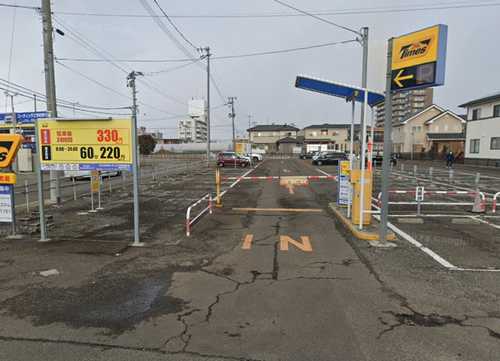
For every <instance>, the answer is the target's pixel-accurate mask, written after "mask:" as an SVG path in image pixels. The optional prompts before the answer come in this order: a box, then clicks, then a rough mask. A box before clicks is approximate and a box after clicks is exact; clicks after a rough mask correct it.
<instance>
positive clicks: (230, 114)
mask: <svg viewBox="0 0 500 361" xmlns="http://www.w3.org/2000/svg"><path fill="white" fill-rule="evenodd" d="M236 99H238V98H236V97H228V98H227V104H228V105H229V106H230V107H231V113H229V118H231V120H232V123H233V152H236V135H235V130H234V118H235V117H236V114H235V113H234V101H235V100H236Z"/></svg>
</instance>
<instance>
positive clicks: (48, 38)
mask: <svg viewBox="0 0 500 361" xmlns="http://www.w3.org/2000/svg"><path fill="white" fill-rule="evenodd" d="M42 22H43V60H44V72H45V94H46V96H47V111H48V112H49V117H51V118H57V103H56V81H55V72H54V46H53V43H52V32H53V28H52V10H51V8H50V0H42ZM50 184H51V186H50V200H51V201H52V202H53V203H56V204H59V203H60V202H61V192H60V188H59V172H58V171H53V170H51V171H50Z"/></svg>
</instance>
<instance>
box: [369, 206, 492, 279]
mask: <svg viewBox="0 0 500 361" xmlns="http://www.w3.org/2000/svg"><path fill="white" fill-rule="evenodd" d="M372 207H373V208H376V209H378V210H380V208H379V207H377V206H376V205H374V204H372ZM373 217H374V218H375V219H377V220H378V221H379V222H380V216H373ZM469 217H471V218H474V216H469ZM387 226H388V227H389V228H390V229H392V230H393V231H394V233H396V234H398V235H400V236H401V237H402V238H404V239H405V240H406V241H408V242H409V243H410V244H412V245H414V246H415V247H417V248H418V249H420V250H421V251H422V252H424V253H426V254H427V255H428V256H430V257H432V258H433V259H434V260H435V261H436V262H438V263H439V264H440V265H442V266H443V267H445V268H447V269H448V270H450V271H463V272H500V269H495V268H462V267H457V266H454V265H453V264H451V263H450V262H448V261H447V260H445V259H444V258H443V257H441V256H440V255H438V254H437V253H436V252H434V251H433V250H432V249H430V248H427V247H425V246H424V245H423V244H422V243H420V242H419V241H417V240H416V239H415V238H413V237H412V236H410V235H409V234H408V233H406V232H404V231H403V230H401V229H399V228H398V227H396V226H395V225H393V224H392V223H390V222H387Z"/></svg>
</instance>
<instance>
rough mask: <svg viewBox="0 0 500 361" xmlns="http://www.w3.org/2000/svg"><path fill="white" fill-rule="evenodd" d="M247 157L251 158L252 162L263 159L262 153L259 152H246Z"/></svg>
mask: <svg viewBox="0 0 500 361" xmlns="http://www.w3.org/2000/svg"><path fill="white" fill-rule="evenodd" d="M247 157H250V158H252V160H253V161H254V162H261V161H262V160H263V159H264V157H263V156H262V154H259V153H251V154H247Z"/></svg>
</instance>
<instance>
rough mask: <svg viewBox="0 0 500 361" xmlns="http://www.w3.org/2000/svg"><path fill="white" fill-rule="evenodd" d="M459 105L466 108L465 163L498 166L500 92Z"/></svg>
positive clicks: (499, 151)
mask: <svg viewBox="0 0 500 361" xmlns="http://www.w3.org/2000/svg"><path fill="white" fill-rule="evenodd" d="M460 107H461V108H465V109H466V110H467V132H466V147H465V163H470V164H478V165H486V166H495V167H500V92H498V93H496V94H492V95H489V96H486V97H483V98H479V99H475V100H472V101H469V102H467V103H464V104H462V105H460Z"/></svg>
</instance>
